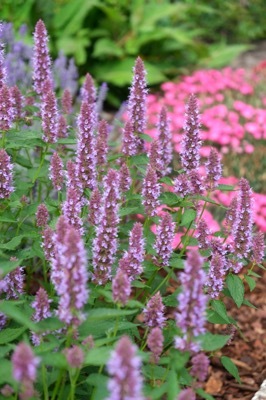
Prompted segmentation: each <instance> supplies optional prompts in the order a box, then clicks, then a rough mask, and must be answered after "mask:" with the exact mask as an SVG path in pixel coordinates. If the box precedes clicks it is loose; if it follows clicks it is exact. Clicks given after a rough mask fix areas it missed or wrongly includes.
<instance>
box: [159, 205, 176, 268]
mask: <svg viewBox="0 0 266 400" xmlns="http://www.w3.org/2000/svg"><path fill="white" fill-rule="evenodd" d="M174 235H175V223H174V222H173V220H172V217H171V214H169V213H165V214H164V215H163V217H162V220H161V223H160V225H159V226H158V227H157V231H156V242H155V245H154V249H155V250H156V252H157V254H158V256H159V257H160V258H161V260H162V264H163V265H167V264H168V261H169V259H170V257H171V254H172V251H173V250H172V241H173V239H174Z"/></svg>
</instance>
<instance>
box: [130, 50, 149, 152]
mask: <svg viewBox="0 0 266 400" xmlns="http://www.w3.org/2000/svg"><path fill="white" fill-rule="evenodd" d="M133 71H134V76H133V81H132V85H131V88H130V94H129V99H128V114H129V120H130V122H131V123H132V125H133V130H134V131H135V132H136V133H144V131H145V128H146V98H147V93H148V91H147V82H146V74H147V72H146V71H145V68H144V63H143V61H142V59H141V58H140V57H138V58H137V60H136V63H135V66H134V69H133ZM137 147H138V151H143V149H144V140H143V139H141V138H140V137H137Z"/></svg>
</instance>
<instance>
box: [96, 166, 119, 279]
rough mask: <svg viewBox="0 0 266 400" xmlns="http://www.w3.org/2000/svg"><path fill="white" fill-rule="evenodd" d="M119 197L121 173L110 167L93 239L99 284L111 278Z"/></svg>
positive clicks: (115, 246)
mask: <svg viewBox="0 0 266 400" xmlns="http://www.w3.org/2000/svg"><path fill="white" fill-rule="evenodd" d="M119 198H120V193H119V175H118V172H117V171H115V170H112V169H110V170H109V171H108V174H107V176H106V178H105V180H104V187H103V199H102V203H103V206H102V210H101V216H100V222H99V225H98V226H97V228H96V238H95V239H94V241H93V268H94V276H93V280H94V282H96V283H97V284H98V285H104V284H105V283H106V282H107V281H108V280H109V279H110V278H111V269H112V265H113V263H114V261H115V254H116V250H117V234H118V222H119V217H118V207H119V205H118V200H119Z"/></svg>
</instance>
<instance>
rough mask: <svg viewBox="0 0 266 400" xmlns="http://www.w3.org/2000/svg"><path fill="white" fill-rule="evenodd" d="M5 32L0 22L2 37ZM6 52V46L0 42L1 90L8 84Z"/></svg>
mask: <svg viewBox="0 0 266 400" xmlns="http://www.w3.org/2000/svg"><path fill="white" fill-rule="evenodd" d="M2 31H3V24H2V22H0V37H1V36H2V35H1V33H2ZM6 79H7V76H6V68H5V51H4V44H3V43H2V42H1V40H0V88H1V87H2V86H3V85H4V84H5V83H6Z"/></svg>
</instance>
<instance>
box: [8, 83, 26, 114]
mask: <svg viewBox="0 0 266 400" xmlns="http://www.w3.org/2000/svg"><path fill="white" fill-rule="evenodd" d="M10 96H11V100H12V104H13V117H14V120H19V119H21V118H22V103H23V96H22V94H21V91H20V90H19V88H18V87H17V86H13V87H11V88H10Z"/></svg>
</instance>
